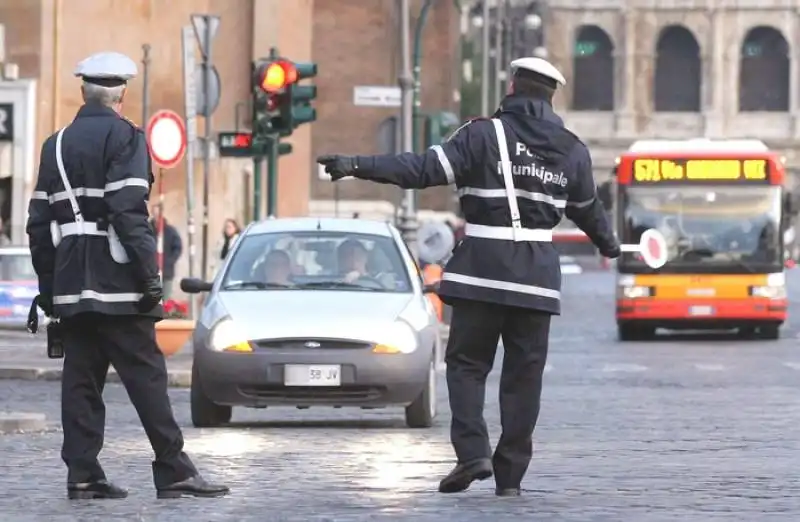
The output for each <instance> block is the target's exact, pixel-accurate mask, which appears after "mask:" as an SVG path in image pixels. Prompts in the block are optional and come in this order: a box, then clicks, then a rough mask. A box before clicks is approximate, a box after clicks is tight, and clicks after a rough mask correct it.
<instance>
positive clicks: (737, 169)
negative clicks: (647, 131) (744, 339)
mask: <svg viewBox="0 0 800 522" xmlns="http://www.w3.org/2000/svg"><path fill="white" fill-rule="evenodd" d="M616 176H617V193H616V197H615V199H616V203H617V204H616V207H617V208H616V225H617V231H618V234H619V237H620V240H621V241H622V242H623V243H633V244H636V243H638V242H639V239H640V237H641V234H642V232H643V231H645V230H647V229H649V228H654V229H657V230H658V231H659V232H661V233H662V234H663V236H664V238H665V239H666V244H667V250H668V257H667V262H666V264H665V265H664V266H663V267H662V268H659V269H656V270H654V269H651V268H649V267H648V266H647V265H645V264H644V262H643V261H642V260H641V257H640V256H639V255H637V254H632V253H625V254H623V255H622V257H621V258H620V259H619V260H618V261H617V263H616V268H617V294H616V320H617V327H618V332H619V338H620V340H636V339H644V338H648V337H651V336H653V335H654V334H655V330H656V328H668V329H684V330H685V329H692V330H705V329H738V330H739V331H740V333H742V334H743V335H747V336H756V335H757V336H758V337H760V338H765V339H777V338H778V337H779V328H780V326H781V325H782V324H783V323H784V321H785V320H786V314H787V298H786V283H785V277H784V252H783V250H784V244H783V231H784V230H785V227H786V226H787V223H788V221H789V220H788V217H789V216H790V215H793V214H794V213H795V212H794V211H795V210H796V209H794V208H792V207H793V206H795V207H796V204H795V203H796V202H795V201H794V199H793V198H792V197H790V195H789V194H788V193H787V192H786V191H785V189H784V177H785V170H784V165H783V159H782V158H781V157H780V156H779V155H778V154H776V153H775V152H773V151H770V150H769V149H768V147H767V146H766V145H765V144H764V143H763V142H761V141H758V140H722V141H711V140H705V139H700V140H685V141H672V140H645V141H637V142H635V143H634V144H633V145H632V146H631V147H630V149H629V150H628V151H627V152H626V153H624V154H623V155H622V156H621V157H619V158H618V160H617V170H616Z"/></svg>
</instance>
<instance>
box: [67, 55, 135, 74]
mask: <svg viewBox="0 0 800 522" xmlns="http://www.w3.org/2000/svg"><path fill="white" fill-rule="evenodd" d="M137 73H138V69H137V68H136V62H134V61H133V60H131V59H130V58H128V57H127V56H125V55H124V54H121V53H115V52H105V53H97V54H93V55H91V56H90V57H88V58H86V59H85V60H83V61H82V62H80V63H79V64H78V66H77V67H76V68H75V76H80V77H81V78H109V79H111V78H118V79H120V80H130V79H131V78H135V77H136V74H137Z"/></svg>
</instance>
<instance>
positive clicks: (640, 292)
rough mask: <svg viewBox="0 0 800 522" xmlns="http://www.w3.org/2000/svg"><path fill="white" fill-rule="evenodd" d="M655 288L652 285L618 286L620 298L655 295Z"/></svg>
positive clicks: (618, 296) (638, 297)
mask: <svg viewBox="0 0 800 522" xmlns="http://www.w3.org/2000/svg"><path fill="white" fill-rule="evenodd" d="M654 293H655V292H653V288H652V287H650V286H618V287H617V298H618V299H640V298H642V297H653V294H654Z"/></svg>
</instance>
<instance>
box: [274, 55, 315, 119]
mask: <svg viewBox="0 0 800 522" xmlns="http://www.w3.org/2000/svg"><path fill="white" fill-rule="evenodd" d="M294 70H295V81H294V82H293V83H292V84H291V85H290V86H289V89H288V92H287V93H286V96H287V97H288V98H289V107H288V110H287V109H284V114H285V116H284V117H285V118H286V119H288V121H289V126H290V128H291V129H292V130H294V129H296V128H297V127H299V126H300V125H302V124H304V123H311V122H313V121H316V119H317V110H316V109H315V108H314V107H312V106H311V102H312V101H313V100H314V99H316V97H317V86H316V85H299V84H298V83H297V82H300V81H301V80H306V79H309V78H313V77H315V76H316V75H317V64H316V63H313V62H304V63H295V64H294ZM282 107H284V106H282Z"/></svg>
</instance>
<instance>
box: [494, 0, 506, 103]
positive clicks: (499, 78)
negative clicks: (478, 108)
mask: <svg viewBox="0 0 800 522" xmlns="http://www.w3.org/2000/svg"><path fill="white" fill-rule="evenodd" d="M505 11H506V2H505V0H498V2H497V5H496V7H495V25H494V30H495V33H494V101H495V103H494V104H495V107H496V106H499V105H500V102H501V101H502V99H503V72H504V70H505V62H504V61H503V34H504V33H505V26H506V23H505V18H506V16H505Z"/></svg>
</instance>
